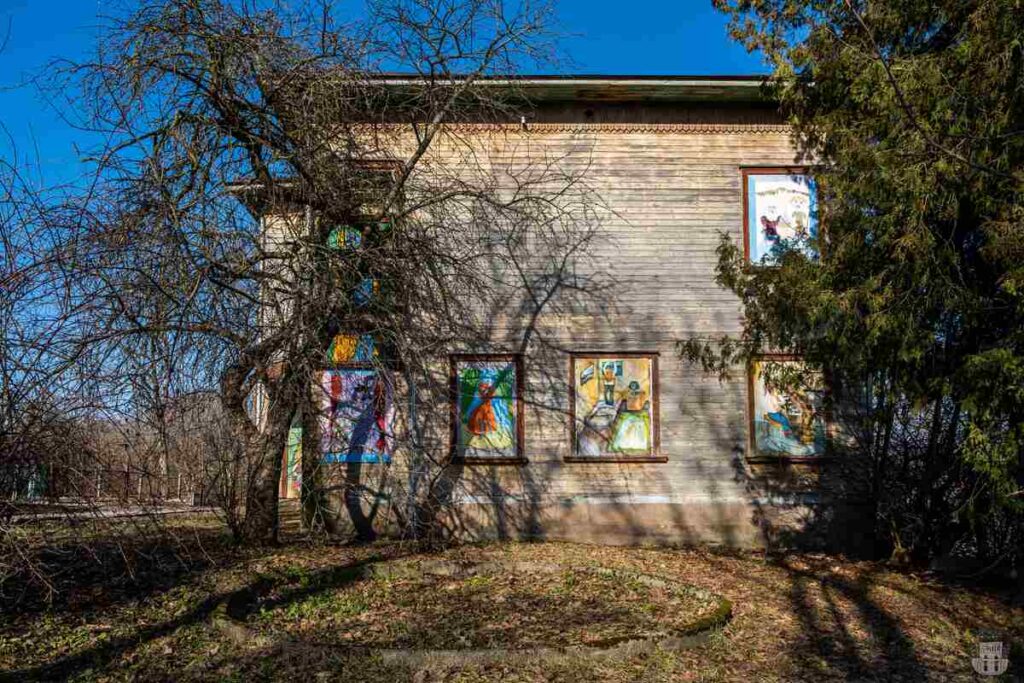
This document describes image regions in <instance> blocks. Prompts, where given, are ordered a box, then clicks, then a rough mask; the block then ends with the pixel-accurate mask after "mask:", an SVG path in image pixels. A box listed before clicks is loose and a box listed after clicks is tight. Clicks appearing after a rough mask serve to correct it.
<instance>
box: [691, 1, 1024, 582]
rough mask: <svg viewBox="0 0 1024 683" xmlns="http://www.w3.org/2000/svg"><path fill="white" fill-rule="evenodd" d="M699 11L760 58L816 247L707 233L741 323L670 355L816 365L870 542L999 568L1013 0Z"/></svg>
mask: <svg viewBox="0 0 1024 683" xmlns="http://www.w3.org/2000/svg"><path fill="white" fill-rule="evenodd" d="M716 5H717V6H718V7H719V8H720V9H722V10H723V11H725V12H727V13H729V14H730V16H731V18H732V32H733V35H734V36H735V37H736V38H737V39H738V40H741V41H743V42H744V43H745V44H746V45H747V47H748V48H750V49H752V50H760V51H761V52H762V53H763V54H764V55H765V56H766V57H767V58H768V59H769V60H770V61H771V63H772V65H773V66H774V75H773V79H772V83H771V91H772V94H773V96H775V97H777V98H778V99H779V101H780V102H781V105H782V108H783V110H784V112H785V114H786V115H787V116H788V118H789V120H790V122H791V123H792V124H793V126H794V128H795V131H796V134H797V137H798V141H799V144H800V148H801V150H802V152H803V154H804V155H805V158H806V162H807V163H808V164H811V165H813V168H814V174H815V177H816V178H817V181H818V186H819V190H820V192H819V195H820V196H819V202H820V206H819V210H820V216H819V218H820V223H821V226H822V229H821V234H820V239H818V240H817V241H816V243H815V245H814V246H815V247H816V249H817V251H818V252H819V254H820V257H819V258H817V259H809V258H805V256H804V255H803V254H802V253H801V252H800V251H798V250H793V251H790V252H788V253H786V254H784V255H783V256H782V258H781V259H780V260H779V262H778V264H777V267H770V268H759V267H751V266H749V265H748V264H747V263H746V261H745V259H744V257H743V248H742V245H736V244H734V243H732V242H730V241H729V240H724V241H723V243H722V245H721V247H720V252H719V253H720V263H719V266H718V281H719V283H720V284H722V285H723V286H725V287H727V288H729V289H731V290H732V291H734V292H735V293H736V294H737V295H738V296H740V297H741V298H742V301H743V306H744V313H745V317H744V327H743V334H742V336H741V337H740V338H734V339H723V340H708V339H692V340H689V341H688V342H687V343H686V344H685V345H684V346H683V349H682V350H683V353H684V355H685V356H687V357H688V358H690V359H692V360H699V361H701V362H703V364H704V366H705V368H706V369H707V370H709V371H715V372H729V371H731V370H732V369H734V368H735V367H737V366H742V365H743V364H744V363H746V362H748V361H749V360H750V359H752V358H754V357H756V356H758V355H759V354H762V353H765V352H772V351H785V352H790V353H795V354H799V355H800V356H802V357H803V358H805V359H806V360H807V361H808V362H809V363H810V365H811V366H812V367H817V368H822V367H824V368H825V369H826V370H827V371H828V373H829V374H830V375H831V378H832V386H833V389H834V396H835V399H836V404H835V408H836V410H837V412H838V413H839V414H840V415H843V416H844V417H847V418H849V419H848V420H847V422H848V427H849V429H848V431H847V433H846V434H844V435H843V436H844V438H843V439H842V440H840V441H839V442H838V443H836V444H835V445H836V446H837V448H838V449H839V450H841V451H842V458H843V459H844V466H845V470H844V472H845V477H846V478H847V480H848V481H849V482H855V481H859V482H860V483H861V486H860V491H859V492H858V494H857V495H859V496H860V497H861V499H862V500H865V501H867V502H868V503H869V504H870V505H871V506H872V507H873V515H872V516H873V522H872V523H873V525H874V528H875V534H876V538H877V540H878V547H879V550H880V551H881V552H887V551H893V552H895V553H896V554H897V555H900V556H904V557H905V556H907V555H909V556H910V557H911V558H913V559H915V560H917V561H919V562H924V561H927V560H930V559H932V558H948V557H951V556H954V557H960V558H969V559H972V560H973V566H974V570H975V571H978V570H984V569H992V568H997V567H998V568H1000V569H1001V570H1003V571H1009V570H1011V569H1012V568H1013V567H1019V566H1020V564H1021V561H1022V560H1024V556H1022V553H1024V460H1022V458H1024V201H1022V200H1024V131H1022V122H1024V45H1022V42H1021V26H1024V6H1022V5H1021V3H1019V2H1014V1H1012V0H993V1H985V2H977V1H975V0H947V1H943V2H860V1H856V0H854V1H852V2H851V1H849V0H842V1H839V0H836V1H822V2H804V1H795V0H718V1H717V2H716ZM790 374H791V375H792V374H793V373H790ZM781 381H783V383H785V382H788V383H790V384H792V385H798V384H800V383H801V382H804V381H806V378H804V377H800V376H789V377H788V378H781Z"/></svg>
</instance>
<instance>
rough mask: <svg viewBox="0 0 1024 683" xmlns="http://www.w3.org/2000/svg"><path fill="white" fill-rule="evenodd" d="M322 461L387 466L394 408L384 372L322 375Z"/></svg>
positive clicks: (340, 372)
mask: <svg viewBox="0 0 1024 683" xmlns="http://www.w3.org/2000/svg"><path fill="white" fill-rule="evenodd" d="M321 387H322V390H323V396H324V405H323V422H322V435H323V437H322V438H323V441H322V444H323V445H322V451H323V462H334V463H337V462H362V463H386V462H390V461H391V453H392V450H393V448H394V431H393V426H394V420H395V407H394V400H393V396H392V388H391V385H390V383H389V382H388V381H387V376H386V374H385V373H383V372H381V371H378V370H369V369H338V370H327V371H325V372H324V373H323V381H322V383H321Z"/></svg>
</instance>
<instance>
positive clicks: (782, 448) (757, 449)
mask: <svg viewBox="0 0 1024 683" xmlns="http://www.w3.org/2000/svg"><path fill="white" fill-rule="evenodd" d="M768 362H774V363H778V364H780V365H781V366H786V365H790V366H793V367H794V369H796V367H795V366H796V365H798V364H799V363H800V361H796V360H775V361H768V360H758V361H754V362H753V363H752V364H751V367H750V412H751V418H752V419H751V422H752V425H751V434H752V439H751V442H752V443H751V446H752V450H753V455H754V456H762V457H764V456H770V457H789V458H793V457H814V456H820V455H823V454H824V453H825V446H826V440H827V422H826V415H825V410H824V396H825V390H824V381H821V379H820V376H818V377H817V379H818V381H817V382H814V384H816V385H817V386H812V387H809V388H799V389H793V390H786V389H783V388H782V387H780V386H772V383H770V382H767V381H766V379H765V372H764V368H765V366H766V365H767V363H768ZM792 374H795V373H792Z"/></svg>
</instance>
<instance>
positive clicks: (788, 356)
mask: <svg viewBox="0 0 1024 683" xmlns="http://www.w3.org/2000/svg"><path fill="white" fill-rule="evenodd" d="M758 361H760V362H762V363H764V362H797V363H806V361H805V360H804V358H803V357H802V356H799V355H797V354H793V353H763V354H760V355H758V356H756V357H754V358H753V359H751V362H749V363H747V405H746V413H747V420H746V422H747V447H746V450H745V452H744V458H745V459H746V461H747V462H748V463H751V464H779V465H788V464H808V465H813V464H819V463H823V462H827V461H829V460H831V459H832V458H833V454H832V453H831V446H830V442H831V440H832V436H833V421H832V411H831V409H830V408H829V407H828V403H827V401H826V404H825V409H824V415H823V417H824V420H825V452H824V453H823V454H821V455H761V454H758V453H757V440H756V438H755V436H754V362H758ZM821 381H822V383H823V384H824V387H823V393H824V394H825V397H826V399H827V398H829V397H830V395H831V394H832V381H831V377H830V376H829V375H828V373H826V372H824V371H822V373H821Z"/></svg>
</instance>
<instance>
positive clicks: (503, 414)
mask: <svg viewBox="0 0 1024 683" xmlns="http://www.w3.org/2000/svg"><path fill="white" fill-rule="evenodd" d="M521 375H522V373H521V371H520V365H519V360H518V358H516V357H514V356H472V357H469V356H467V357H454V358H453V359H452V384H453V387H452V389H453V392H452V393H453V398H452V400H453V402H454V405H453V422H454V428H453V435H452V437H453V443H454V445H455V457H457V458H462V459H497V460H508V459H518V458H521V457H522V453H523V444H522V433H523V430H522V419H523V417H522V414H521V407H522V406H521V401H520V396H519V391H520V381H521Z"/></svg>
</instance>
